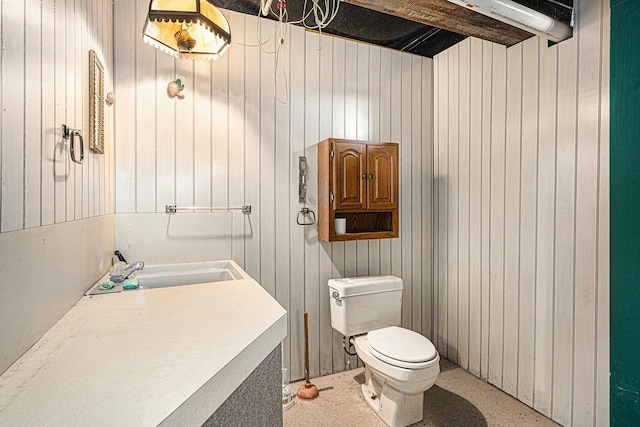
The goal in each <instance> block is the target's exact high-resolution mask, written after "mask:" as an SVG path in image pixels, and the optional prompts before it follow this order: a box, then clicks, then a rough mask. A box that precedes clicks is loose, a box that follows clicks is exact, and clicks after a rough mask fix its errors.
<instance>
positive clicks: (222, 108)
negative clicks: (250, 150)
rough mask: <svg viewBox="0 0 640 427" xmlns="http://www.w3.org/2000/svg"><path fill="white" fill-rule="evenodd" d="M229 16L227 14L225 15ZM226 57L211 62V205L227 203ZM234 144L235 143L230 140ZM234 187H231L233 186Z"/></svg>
mask: <svg viewBox="0 0 640 427" xmlns="http://www.w3.org/2000/svg"><path fill="white" fill-rule="evenodd" d="M228 15H229V14H228V13H227V16H228ZM229 57H230V55H222V57H220V58H218V60H217V61H215V62H212V63H211V74H212V82H211V138H212V142H211V167H212V170H211V204H212V206H231V205H230V204H229V188H230V185H229V170H230V165H229V163H230V162H229V152H230V148H229V146H230V143H231V139H230V131H229V129H230V124H231V121H230V119H231V115H230V112H229V110H230V106H231V102H230V99H231V90H230V85H229ZM233 142H234V143H236V141H235V140H234V141H233ZM234 188H235V187H234Z"/></svg>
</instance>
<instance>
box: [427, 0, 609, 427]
mask: <svg viewBox="0 0 640 427" xmlns="http://www.w3.org/2000/svg"><path fill="white" fill-rule="evenodd" d="M575 4H576V30H575V31H574V37H573V38H571V39H569V40H567V41H565V42H562V43H560V44H557V45H555V46H552V47H548V46H547V42H546V41H543V40H542V39H539V38H531V39H529V40H526V41H524V42H522V43H520V44H518V45H515V46H512V47H510V48H508V49H506V48H504V47H502V46H498V45H494V44H491V43H489V42H484V41H480V40H475V39H467V40H465V41H463V42H461V43H459V44H458V45H456V46H454V47H452V48H450V49H448V50H447V51H445V52H443V53H441V54H439V55H437V56H436V57H435V58H434V70H435V83H434V84H435V87H434V96H435V123H434V127H435V130H434V135H435V142H434V144H435V146H434V169H435V170H434V183H435V185H434V190H435V194H434V210H433V215H434V219H433V224H434V249H435V251H434V258H433V265H434V283H435V289H434V294H435V295H436V299H437V303H436V307H437V309H436V310H435V311H434V319H433V322H434V325H436V327H435V330H436V334H435V337H434V339H435V341H436V345H437V348H438V350H439V351H440V353H441V354H442V355H443V356H444V357H447V358H449V359H451V360H452V361H454V362H456V363H458V364H460V365H461V366H462V367H463V368H465V369H468V370H469V371H470V372H472V373H474V374H476V375H478V376H480V377H481V378H483V379H486V380H487V381H489V382H490V383H492V384H494V385H496V386H497V387H499V388H501V389H502V390H504V391H506V392H507V393H509V394H511V395H513V396H515V397H517V398H518V399H519V400H521V401H523V402H524V403H526V404H528V405H530V406H532V407H534V408H535V409H537V410H538V411H540V412H542V413H543V414H545V415H547V416H549V417H551V418H552V419H554V420H555V421H557V422H559V423H561V424H563V425H575V426H588V425H604V424H603V420H608V398H607V396H606V393H601V392H600V390H601V389H602V390H606V389H608V387H607V385H606V384H604V383H603V382H605V381H606V380H604V379H603V378H604V377H605V376H606V375H605V374H603V373H606V372H608V368H609V367H608V355H607V353H608V351H603V348H608V345H609V344H608V332H606V331H608V324H609V323H608V322H609V319H608V311H607V310H608V279H607V276H608V274H607V273H606V271H608V270H607V269H608V259H607V257H608V247H607V243H606V242H607V238H606V236H602V235H601V234H603V233H604V234H608V228H607V224H608V222H607V221H608V190H607V189H606V187H607V186H608V178H607V173H606V170H607V168H608V163H607V162H606V161H603V160H602V159H604V160H606V159H607V157H606V153H607V152H608V151H607V150H608V146H607V144H608V136H607V132H608V117H607V115H606V114H607V113H606V112H607V111H608V104H607V99H608V85H607V83H606V82H604V81H603V79H606V78H608V49H609V46H608V35H607V34H608V31H609V28H608V14H609V8H608V2H606V3H605V4H601V2H587V1H577V2H576V3H575ZM603 116H604V117H603ZM603 153H604V154H603ZM603 171H604V172H603ZM603 269H604V271H603ZM606 422H608V421H605V424H606Z"/></svg>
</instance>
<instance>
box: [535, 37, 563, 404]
mask: <svg viewBox="0 0 640 427" xmlns="http://www.w3.org/2000/svg"><path fill="white" fill-rule="evenodd" d="M538 50H539V55H540V94H539V107H538V114H539V124H540V128H539V130H538V169H537V174H538V180H537V196H538V207H537V209H536V217H537V220H538V228H537V231H536V240H537V245H538V246H537V249H536V299H535V307H536V313H535V319H536V320H535V322H536V324H535V343H536V345H535V364H534V372H535V384H534V389H533V407H534V408H535V409H536V410H537V411H539V412H541V413H543V414H545V415H547V416H550V415H551V406H552V402H551V397H552V383H553V352H554V350H553V323H554V318H553V315H554V313H553V304H552V303H551V301H553V298H554V288H555V275H554V265H555V256H554V250H550V248H554V246H555V233H556V223H555V210H556V199H555V182H556V145H557V144H556V132H557V130H556V129H557V120H556V112H557V103H556V90H557V66H558V64H557V61H558V46H557V45H556V46H553V47H549V48H548V47H547V45H546V43H545V42H544V41H543V40H539V43H538Z"/></svg>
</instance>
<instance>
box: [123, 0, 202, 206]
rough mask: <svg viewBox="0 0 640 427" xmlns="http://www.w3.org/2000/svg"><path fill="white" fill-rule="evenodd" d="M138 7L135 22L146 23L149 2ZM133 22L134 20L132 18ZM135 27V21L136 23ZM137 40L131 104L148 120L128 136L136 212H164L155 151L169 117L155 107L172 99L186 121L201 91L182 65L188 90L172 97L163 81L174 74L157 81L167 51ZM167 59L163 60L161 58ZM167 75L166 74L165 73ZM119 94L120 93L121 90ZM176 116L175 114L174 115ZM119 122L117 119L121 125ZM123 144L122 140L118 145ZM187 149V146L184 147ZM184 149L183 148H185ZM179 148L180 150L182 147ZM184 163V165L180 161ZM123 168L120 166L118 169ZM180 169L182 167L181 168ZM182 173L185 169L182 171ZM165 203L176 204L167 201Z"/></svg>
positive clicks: (138, 117)
mask: <svg viewBox="0 0 640 427" xmlns="http://www.w3.org/2000/svg"><path fill="white" fill-rule="evenodd" d="M135 4H136V5H137V7H136V10H135V15H134V16H135V20H134V22H135V24H138V23H143V22H144V20H145V19H146V17H147V13H148V12H149V5H145V4H144V2H136V3H135ZM132 24H134V23H133V22H132ZM134 27H135V25H134ZM131 36H132V37H133V38H134V40H135V57H134V58H133V59H134V63H135V76H136V79H135V81H134V83H135V96H136V98H135V101H134V103H133V104H131V107H132V108H133V109H134V110H135V113H134V114H135V117H136V121H137V122H140V123H147V124H148V125H147V126H140V125H136V126H135V133H134V135H133V138H130V139H127V140H126V141H127V142H126V145H131V146H132V148H130V150H133V151H134V152H133V153H132V155H133V158H134V159H133V161H134V162H135V184H136V185H135V193H134V198H135V200H134V201H135V212H156V208H157V209H158V212H162V210H161V209H162V207H163V202H158V201H156V186H157V183H156V176H159V175H162V174H161V173H159V171H157V170H156V167H157V164H156V153H157V151H159V150H157V148H158V147H160V146H162V145H163V144H164V141H165V140H166V139H167V137H168V135H166V134H164V133H159V132H158V131H157V129H158V126H159V123H158V122H160V121H167V120H168V119H169V118H168V117H166V116H164V117H163V116H159V115H158V114H157V113H156V110H157V109H158V108H159V105H160V104H168V103H169V102H171V103H172V104H175V106H176V107H177V108H178V109H179V111H178V112H177V122H178V123H185V122H183V121H182V120H180V119H179V117H185V116H183V114H185V113H186V112H185V111H183V108H184V107H185V105H183V104H188V103H190V102H194V97H195V96H196V93H198V92H199V91H197V92H196V91H194V86H195V85H194V83H193V80H192V79H191V77H190V76H187V75H185V74H184V73H183V72H182V69H179V71H177V73H176V78H179V79H180V80H181V82H182V84H184V85H185V90H184V91H183V93H185V94H186V98H185V99H177V98H175V99H172V98H169V95H167V92H166V86H165V87H162V83H164V84H165V85H166V84H169V82H171V81H172V80H173V78H169V79H168V80H167V81H166V82H163V81H162V80H160V81H158V82H157V83H158V84H156V74H157V73H158V72H159V71H160V70H158V68H157V66H156V64H157V63H158V61H160V62H164V63H165V64H166V58H162V57H163V56H167V54H166V53H164V52H160V51H159V50H158V49H156V48H154V47H153V46H151V45H149V44H147V43H145V42H144V41H143V40H142V37H140V36H139V34H138V33H137V32H136V33H135V34H132V35H131ZM162 60H164V61H162ZM185 62H186V63H188V62H190V61H178V64H181V63H185ZM165 75H166V74H165ZM118 95H119V93H118ZM171 119H173V118H171ZM119 124H120V123H118V125H119ZM185 127H186V126H182V125H180V126H178V129H179V130H178V133H179V135H180V138H179V141H180V143H182V138H183V135H184V134H183V132H185V131H188V130H187V129H185ZM121 145H124V144H119V145H118V148H120V146H121ZM183 149H184V148H183ZM183 149H182V150H183ZM178 151H181V149H180V148H179V149H178ZM180 166H182V165H180ZM119 169H120V168H118V170H119ZM178 170H180V168H178ZM179 173H182V172H179ZM176 196H177V197H178V198H177V199H176V200H175V203H177V204H178V205H179V206H191V204H184V203H185V202H186V201H185V200H183V199H180V197H184V195H180V194H178V195H176ZM166 204H173V201H171V203H169V202H166V203H164V205H166Z"/></svg>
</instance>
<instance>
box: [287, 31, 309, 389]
mask: <svg viewBox="0 0 640 427" xmlns="http://www.w3.org/2000/svg"><path fill="white" fill-rule="evenodd" d="M289 31H290V33H289V34H290V35H291V36H290V40H291V56H290V58H291V61H290V64H291V66H290V67H291V68H290V70H291V71H290V74H289V79H290V90H289V116H290V126H291V128H290V136H289V137H290V146H291V151H290V154H289V161H290V167H289V171H290V178H289V180H290V181H289V182H290V183H291V187H290V191H289V197H290V206H291V207H290V221H289V227H291V228H290V233H291V236H290V246H291V249H290V256H291V265H290V267H289V268H290V270H289V271H290V274H291V310H290V311H289V313H288V320H289V338H290V343H291V349H290V350H291V379H292V380H293V379H296V378H303V377H304V318H303V315H304V310H305V281H304V280H305V276H304V268H305V260H304V245H305V243H304V229H303V227H300V226H299V225H298V224H296V223H295V222H294V219H295V218H294V216H295V215H297V213H298V211H299V210H300V205H299V203H298V157H299V156H302V155H304V154H305V145H304V137H305V128H304V119H305V116H304V106H305V104H304V93H305V92H304V91H305V87H304V81H305V71H304V68H305V65H304V61H300V60H299V59H300V58H304V57H305V43H306V39H305V30H304V29H303V28H299V27H293V26H292V27H289Z"/></svg>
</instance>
